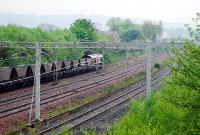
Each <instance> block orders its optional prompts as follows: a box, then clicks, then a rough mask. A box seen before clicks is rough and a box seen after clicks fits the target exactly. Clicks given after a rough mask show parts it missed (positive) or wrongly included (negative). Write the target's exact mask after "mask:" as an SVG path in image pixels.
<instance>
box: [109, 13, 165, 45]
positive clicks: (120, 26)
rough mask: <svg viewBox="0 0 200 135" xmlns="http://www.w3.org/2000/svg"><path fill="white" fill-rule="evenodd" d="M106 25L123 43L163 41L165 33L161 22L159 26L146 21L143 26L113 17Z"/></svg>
mask: <svg viewBox="0 0 200 135" xmlns="http://www.w3.org/2000/svg"><path fill="white" fill-rule="evenodd" d="M106 25H107V26H108V27H109V30H110V31H111V32H115V33H116V34H117V35H118V36H119V38H120V40H121V41H123V42H131V41H134V40H144V41H156V40H161V37H162V33H163V26H162V21H159V23H158V24H156V23H153V22H151V21H145V22H144V23H143V24H135V23H134V22H132V21H131V20H130V19H125V20H123V19H121V18H119V17H113V18H110V19H109V20H108V22H107V23H106Z"/></svg>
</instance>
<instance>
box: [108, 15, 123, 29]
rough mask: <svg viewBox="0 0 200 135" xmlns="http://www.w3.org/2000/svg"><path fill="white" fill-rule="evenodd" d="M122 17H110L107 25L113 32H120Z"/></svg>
mask: <svg viewBox="0 0 200 135" xmlns="http://www.w3.org/2000/svg"><path fill="white" fill-rule="evenodd" d="M121 24H122V19H121V18H119V17H113V18H110V19H109V20H108V21H107V23H106V26H108V27H110V31H112V32H120V30H121Z"/></svg>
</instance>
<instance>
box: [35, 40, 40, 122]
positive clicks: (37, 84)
mask: <svg viewBox="0 0 200 135" xmlns="http://www.w3.org/2000/svg"><path fill="white" fill-rule="evenodd" d="M35 49H36V63H35V120H40V54H41V50H40V47H39V44H36V48H35Z"/></svg>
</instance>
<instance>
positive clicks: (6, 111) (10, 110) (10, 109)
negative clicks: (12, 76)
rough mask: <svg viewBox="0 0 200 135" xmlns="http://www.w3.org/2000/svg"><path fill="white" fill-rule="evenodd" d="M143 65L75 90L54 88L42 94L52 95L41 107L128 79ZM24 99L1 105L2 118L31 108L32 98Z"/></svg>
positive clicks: (42, 100)
mask: <svg viewBox="0 0 200 135" xmlns="http://www.w3.org/2000/svg"><path fill="white" fill-rule="evenodd" d="M141 63H143V62H139V63H138V65H137V67H134V69H133V68H132V66H131V67H129V68H128V69H127V70H125V71H120V72H119V71H116V72H118V73H117V74H114V75H112V74H111V75H110V76H109V75H107V76H106V77H101V79H100V80H96V81H94V82H89V83H88V82H87V83H85V84H81V85H80V84H77V86H78V87H73V88H72V87H71V89H70V88H69V85H67V86H66V85H64V86H61V87H56V88H53V89H52V90H50V91H47V93H41V94H42V95H47V94H51V95H48V96H46V97H42V98H41V105H45V104H47V103H50V102H52V101H55V100H58V99H61V98H63V97H66V96H71V95H73V94H76V93H77V92H80V91H84V90H88V89H91V88H94V87H97V86H100V85H104V84H105V83H109V82H111V81H113V80H114V79H117V78H120V77H126V76H128V75H130V74H133V73H135V72H137V71H139V70H141V69H142V68H143V67H144V63H143V65H140V64H141ZM135 64H136V63H135ZM134 66H135V65H134ZM104 74H106V73H104ZM58 88H59V91H58V90H57V91H56V89H58ZM66 89H67V90H66ZM77 89H78V90H77ZM41 92H44V91H41ZM24 97H25V98H24V99H23V98H22V97H20V98H19V97H17V98H15V99H12V100H7V102H5V101H4V104H3V105H2V104H1V106H0V110H1V111H0V112H1V114H0V118H2V117H6V116H9V115H11V114H14V113H18V112H22V111H25V110H28V109H29V108H30V106H29V105H30V103H29V102H28V100H29V99H30V97H27V95H26V96H24ZM20 102H21V104H20ZM1 103H2V102H1ZM5 103H6V104H5Z"/></svg>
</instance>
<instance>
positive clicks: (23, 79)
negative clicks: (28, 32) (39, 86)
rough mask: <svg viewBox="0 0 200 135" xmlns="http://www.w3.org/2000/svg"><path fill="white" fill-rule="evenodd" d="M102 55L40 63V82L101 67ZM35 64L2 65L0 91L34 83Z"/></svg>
mask: <svg viewBox="0 0 200 135" xmlns="http://www.w3.org/2000/svg"><path fill="white" fill-rule="evenodd" d="M102 58H103V55H101V54H90V55H84V56H83V57H81V59H78V60H70V61H62V62H53V63H45V64H41V67H40V79H41V83H47V82H51V81H55V80H58V79H63V78H67V77H70V76H75V75H78V74H83V73H86V72H91V71H97V70H100V69H102V67H103V61H102ZM34 74H35V65H34V64H31V65H23V66H18V67H4V68H1V69H0V93H4V92H8V91H12V90H17V89H20V88H24V87H29V86H32V85H33V84H34Z"/></svg>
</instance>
